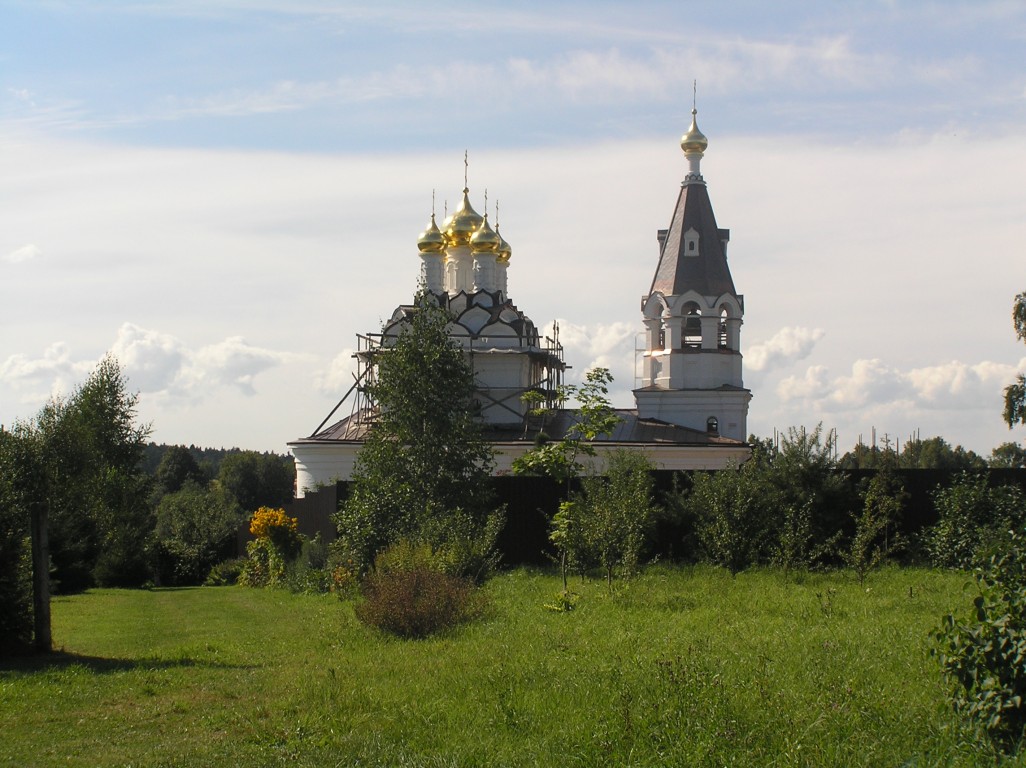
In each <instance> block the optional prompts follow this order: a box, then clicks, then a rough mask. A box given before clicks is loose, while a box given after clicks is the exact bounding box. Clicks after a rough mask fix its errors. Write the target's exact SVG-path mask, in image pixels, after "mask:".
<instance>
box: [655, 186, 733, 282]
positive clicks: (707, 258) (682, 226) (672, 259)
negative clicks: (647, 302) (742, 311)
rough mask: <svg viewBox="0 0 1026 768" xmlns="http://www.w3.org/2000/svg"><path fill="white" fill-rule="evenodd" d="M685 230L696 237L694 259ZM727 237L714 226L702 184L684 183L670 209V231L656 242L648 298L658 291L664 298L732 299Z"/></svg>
mask: <svg viewBox="0 0 1026 768" xmlns="http://www.w3.org/2000/svg"><path fill="white" fill-rule="evenodd" d="M689 230H695V232H697V233H698V245H697V249H696V250H697V252H698V253H697V255H695V254H694V251H690V250H688V242H687V238H686V237H685V235H686V234H687V232H688V231H689ZM660 235H662V233H660ZM728 237H729V231H728V230H721V229H719V228H718V227H717V226H716V215H715V214H714V213H713V209H712V203H711V202H710V200H709V191H708V189H707V188H706V186H705V182H703V181H696V180H691V179H689V180H688V181H686V182H685V183H684V185H683V186H682V187H681V190H680V196H679V197H678V198H677V206H676V207H675V208H674V209H673V219H672V220H671V222H670V228H669V229H668V230H666V234H665V237H661V238H660V239H661V240H662V249H661V252H660V254H659V266H658V267H656V272H655V278H654V279H653V280H652V288H651V290H650V291H649V294H652V293H655V292H657V291H658V292H659V293H662V294H663V295H664V296H680V295H681V294H683V293H686V292H687V291H689V290H694V291H697V292H698V293H699V294H700V295H702V296H722V295H723V294H725V293H729V294H731V295H733V296H736V295H737V293H736V291H735V290H734V281H733V279H732V278H731V276H730V269H729V268H728V266H727V254H726V251H725V249H724V245H723V241H724V240H726V239H727V238H728Z"/></svg>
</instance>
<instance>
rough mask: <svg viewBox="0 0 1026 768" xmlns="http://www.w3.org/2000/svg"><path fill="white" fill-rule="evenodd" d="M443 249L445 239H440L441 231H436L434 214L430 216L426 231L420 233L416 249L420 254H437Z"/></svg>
mask: <svg viewBox="0 0 1026 768" xmlns="http://www.w3.org/2000/svg"><path fill="white" fill-rule="evenodd" d="M444 248H445V238H444V237H442V232H441V230H439V229H438V225H437V224H435V214H433V213H432V214H431V223H430V224H428V227H427V229H425V230H424V231H423V232H421V233H420V237H419V238H417V249H418V250H419V251H420V252H421V253H439V252H441V251H442V250H443V249H444Z"/></svg>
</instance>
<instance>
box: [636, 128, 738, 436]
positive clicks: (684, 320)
mask: <svg viewBox="0 0 1026 768" xmlns="http://www.w3.org/2000/svg"><path fill="white" fill-rule="evenodd" d="M697 115H698V110H697V109H692V110H691V127H690V128H689V129H688V132H687V133H685V134H684V136H683V137H681V141H680V146H681V149H683V150H684V156H685V158H687V162H688V171H687V175H686V176H685V177H684V181H683V182H682V183H681V189H680V195H679V196H678V198H677V205H676V207H675V208H674V210H673V218H672V219H671V220H670V226H669V228H668V229H661V230H659V232H658V234H657V239H658V242H659V263H658V266H657V267H656V271H655V277H654V278H653V280H652V286H651V288H650V289H649V292H648V294H647V295H645V296H643V297H642V299H641V311H642V314H643V316H644V323H645V331H646V333H645V352H644V370H643V374H642V386H641V388H640V389H637V390H635V391H634V397H635V401H636V402H637V406H638V417H639V418H643V419H656V420H659V421H665V422H669V423H671V424H678V425H680V426H683V427H689V428H691V429H696V430H700V431H703V432H707V433H709V434H710V435H715V436H722V437H727V438H731V439H734V440H740V441H744V440H746V439H747V436H748V432H747V428H748V403H749V401H750V400H751V399H752V393H751V391H750V390H748V389H745V387H744V383H743V381H742V376H741V362H742V356H741V324H742V321H743V318H744V307H745V304H744V296H742V295H741V294H739V293H738V292H737V291H736V290H735V289H734V281H733V279H732V278H731V275H730V268H729V267H728V266H727V242H728V241H729V240H730V230H727V229H720V228H718V227H717V226H716V217H715V215H714V214H713V209H712V203H711V202H710V201H709V191H708V188H707V187H706V184H705V179H703V178H702V173H701V161H702V157H703V156H704V154H705V150H706V149H707V147H708V146H709V141H708V139H706V137H705V136H704V135H703V134H702V132H701V131H700V130H698V122H697Z"/></svg>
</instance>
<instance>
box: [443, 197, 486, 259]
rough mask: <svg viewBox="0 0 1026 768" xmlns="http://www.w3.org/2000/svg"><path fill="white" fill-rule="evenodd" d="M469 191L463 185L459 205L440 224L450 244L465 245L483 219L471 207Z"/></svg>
mask: <svg viewBox="0 0 1026 768" xmlns="http://www.w3.org/2000/svg"><path fill="white" fill-rule="evenodd" d="M469 193H470V190H469V189H467V188H466V187H464V188H463V200H462V201H461V202H460V207H459V208H457V209H456V211H455V212H454V213H453V215H452V216H450V217H449V218H448V219H446V221H445V223H444V224H443V225H442V228H443V230H444V232H445V237H446V239H447V240H448V241H449V245H450V246H455V245H467V244H468V243H470V238H471V237H472V236H473V234H474V233H475V232H476V231H477V228H478V227H480V226H481V222H482V221H484V219H483V217H482V216H481V214H479V213H478V212H477V211H475V210H474V209H473V208H472V207H471V205H470V197H469Z"/></svg>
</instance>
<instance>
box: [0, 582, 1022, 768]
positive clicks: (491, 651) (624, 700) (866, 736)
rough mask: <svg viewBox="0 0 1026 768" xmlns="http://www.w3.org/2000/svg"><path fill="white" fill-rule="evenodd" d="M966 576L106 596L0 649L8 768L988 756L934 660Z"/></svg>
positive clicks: (77, 601) (859, 762)
mask: <svg viewBox="0 0 1026 768" xmlns="http://www.w3.org/2000/svg"><path fill="white" fill-rule="evenodd" d="M966 582H967V577H965V576H964V575H958V574H951V573H939V572H935V571H927V570H898V569H889V570H885V571H882V572H879V573H875V574H873V575H871V576H870V578H869V580H868V581H867V584H866V587H865V588H860V587H859V585H858V583H857V582H856V581H855V580H854V579H853V578H852V577H851V575H850V574H847V573H838V574H831V575H812V576H808V577H806V578H805V579H803V580H802V581H800V582H799V583H795V582H794V581H785V579H784V578H783V575H782V574H781V573H780V572H776V571H754V572H750V573H742V574H740V575H739V576H738V577H737V578H731V577H730V576H729V575H728V574H727V573H725V572H723V571H719V570H715V569H711V568H697V569H674V568H669V567H655V568H651V569H649V570H648V571H647V573H646V574H645V575H644V576H642V577H640V578H638V579H636V580H634V581H633V582H631V583H630V584H629V585H627V586H626V587H624V588H622V590H621V591H620V592H619V593H618V594H617V595H616V596H614V597H608V596H607V595H606V593H605V587H604V584H602V583H601V582H598V581H596V582H587V583H581V582H579V581H576V582H574V584H573V588H574V589H575V590H576V591H578V592H580V593H581V595H582V600H581V602H580V605H579V608H578V610H576V611H574V612H572V613H568V614H559V613H553V612H551V611H547V610H545V609H544V608H543V607H542V606H543V604H544V603H546V602H549V601H551V598H552V597H553V595H554V594H555V593H556V592H557V591H558V589H559V581H558V577H556V576H554V575H552V574H548V573H540V572H534V571H525V570H519V571H514V572H512V573H508V574H504V575H501V576H499V577H498V578H496V579H494V580H493V581H492V582H490V583H489V584H488V586H487V587H486V589H487V591H488V592H489V593H490V595H491V604H492V607H491V610H490V612H489V613H488V615H487V616H486V617H485V618H484V619H483V620H480V621H478V622H477V623H475V624H472V625H469V626H467V627H464V628H462V629H460V630H459V631H457V632H454V633H451V634H449V635H447V636H444V637H440V638H434V639H430V640H426V641H401V640H395V639H391V638H388V637H384V636H382V635H379V634H377V633H376V632H374V631H372V630H370V629H368V628H366V627H364V626H363V625H362V624H360V623H359V622H357V621H356V619H355V618H354V614H353V607H352V605H351V604H350V603H342V602H340V601H339V600H337V599H336V598H334V597H332V596H306V595H292V594H289V593H287V592H281V591H275V590H249V589H244V588H241V587H221V588H198V589H181V590H154V591H121V590H96V591H93V592H89V593H87V594H84V595H79V596H75V597H65V598H58V599H56V600H55V601H54V604H53V619H54V638H55V642H56V644H57V646H58V647H59V648H62V649H63V651H62V653H60V654H58V655H56V656H54V657H51V658H48V659H45V660H28V661H27V660H15V661H6V662H2V663H0V765H25V766H35V765H40V766H45V765H62V766H97V765H132V766H139V765H153V766H156V765H162V766H171V765H176V766H202V765H312V766H334V765H339V766H347V765H428V766H449V765H453V766H457V765H458V766H470V765H481V766H485V765H488V766H490V765H512V766H517V765H524V766H527V765H554V766H599V765H639V766H648V765H696V766H705V765H710V766H713V765H716V766H718V765H741V766H763V765H766V766H769V765H774V766H792V765H793V766H798V765H809V766H933V765H943V766H976V765H985V764H987V762H986V759H987V755H986V753H984V752H982V751H977V752H974V751H973V748H972V747H970V746H968V745H967V744H965V743H964V740H963V739H962V738H961V737H960V731H959V729H958V727H957V724H956V723H955V721H954V719H953V717H952V716H951V714H950V711H949V705H948V703H947V701H946V699H945V688H944V683H943V681H942V679H941V678H940V674H939V668H938V666H937V663H936V662H935V660H933V659H931V658H930V657H929V655H928V648H929V643H930V640H929V632H930V630H931V629H932V628H934V627H935V626H936V625H937V624H938V622H939V618H940V616H941V615H942V614H943V613H945V612H948V611H950V610H952V609H957V610H959V611H960V612H961V611H962V610H964V606H966V605H969V603H970V600H971V595H970V594H969V593H967V592H966V591H965V590H964V589H963V586H964V585H965V583H966ZM990 764H993V760H991V761H990ZM1009 764H1016V765H1017V764H1019V763H1009Z"/></svg>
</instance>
